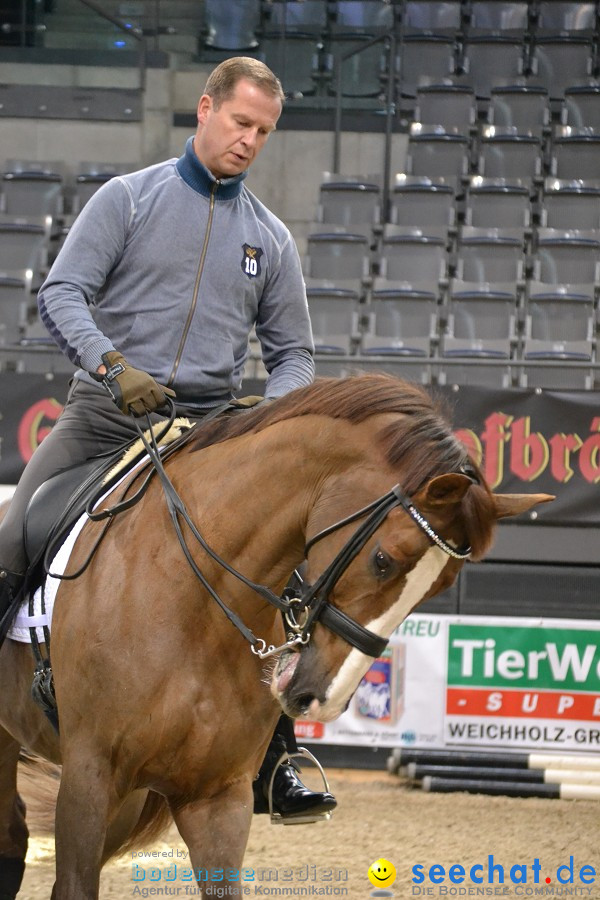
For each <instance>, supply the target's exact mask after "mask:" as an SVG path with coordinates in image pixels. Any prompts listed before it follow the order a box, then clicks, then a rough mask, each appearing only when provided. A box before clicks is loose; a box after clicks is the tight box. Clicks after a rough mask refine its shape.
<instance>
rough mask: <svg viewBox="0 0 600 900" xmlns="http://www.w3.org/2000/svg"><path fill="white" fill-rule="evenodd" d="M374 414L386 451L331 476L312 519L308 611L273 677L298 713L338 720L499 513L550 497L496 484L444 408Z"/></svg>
mask: <svg viewBox="0 0 600 900" xmlns="http://www.w3.org/2000/svg"><path fill="white" fill-rule="evenodd" d="M416 390H418V389H416ZM413 400H414V396H413ZM365 424H366V425H368V426H369V428H370V430H371V433H372V436H373V437H374V439H375V446H376V447H378V449H379V451H380V453H381V456H382V457H383V459H382V458H381V457H380V456H379V454H378V456H377V457H376V462H377V464H376V465H375V466H373V465H366V466H364V467H360V468H357V469H356V470H355V471H354V472H352V471H350V472H345V473H344V475H343V476H342V477H340V476H339V475H338V476H335V477H332V478H330V479H329V480H328V481H327V483H326V486H325V488H324V490H323V493H322V494H321V495H320V496H319V498H318V500H317V502H316V503H315V506H314V508H313V514H312V515H311V516H310V517H309V523H308V528H307V537H308V542H307V545H306V564H305V571H304V579H305V584H304V587H303V590H302V591H301V592H300V595H299V597H298V598H297V603H298V606H299V610H300V612H301V614H299V615H297V616H296V617H295V618H294V616H292V617H291V619H289V617H288V621H291V624H292V626H294V625H295V626H296V627H295V629H294V628H292V630H295V631H296V633H297V634H298V635H300V638H299V639H298V644H297V646H294V647H292V648H291V649H289V648H288V649H286V650H284V652H283V653H282V654H281V655H280V657H279V660H278V663H277V666H276V667H275V670H274V672H273V675H272V680H271V692H272V694H273V696H274V697H275V698H276V699H277V700H278V701H279V703H280V704H281V706H282V707H283V709H284V711H285V712H286V713H287V714H288V715H290V716H292V717H294V718H295V717H298V716H303V715H304V716H307V717H309V718H311V719H315V720H319V721H330V720H332V719H335V718H337V717H338V716H339V715H340V714H341V713H342V712H343V711H344V710H345V709H346V707H347V706H348V703H349V701H350V699H351V697H352V695H353V694H354V692H355V691H356V689H357V688H358V686H359V684H360V682H361V680H362V678H363V676H364V675H365V673H366V672H367V670H368V668H369V667H370V666H371V664H372V662H373V658H374V657H377V656H378V655H379V654H380V653H381V651H382V649H383V648H384V647H385V644H386V643H387V641H388V640H389V639H390V637H391V635H392V633H393V632H394V631H395V629H396V628H397V627H398V626H399V625H400V623H401V622H402V621H403V620H404V619H405V618H406V616H407V615H408V614H409V613H410V612H411V611H412V610H413V609H414V608H415V607H416V606H417V605H418V604H419V603H421V602H422V601H424V600H426V599H428V598H430V597H433V596H435V595H436V594H438V593H440V592H442V591H444V590H446V589H447V588H448V587H450V585H451V584H452V583H453V582H454V581H455V579H456V577H457V575H458V573H459V571H460V569H461V568H462V566H463V565H464V562H465V561H466V559H468V558H471V559H474V560H477V559H481V558H482V557H483V556H484V554H485V552H486V551H487V550H488V549H489V547H490V545H491V543H492V541H493V535H494V530H495V525H496V522H497V521H498V520H499V519H501V518H504V517H506V516H514V515H518V514H520V513H524V512H526V511H527V510H529V509H530V508H531V507H533V506H535V505H536V504H538V503H544V502H547V501H549V500H552V499H553V498H552V497H551V496H549V495H547V494H493V493H492V492H491V491H490V490H489V488H488V486H487V485H486V484H485V481H484V479H483V476H482V474H481V472H480V470H479V469H478V468H477V466H476V465H475V464H474V462H473V461H472V460H471V459H470V458H469V457H468V455H467V452H466V450H465V448H464V447H463V445H462V444H460V443H459V442H458V441H457V440H456V439H455V438H454V436H453V434H452V432H451V431H450V430H449V426H448V425H447V424H446V423H445V420H443V419H442V418H440V417H439V412H438V410H437V409H436V408H435V406H430V405H428V404H424V406H423V409H422V410H419V411H418V412H417V411H416V409H415V408H413V410H412V412H411V415H406V413H400V414H399V415H398V416H397V417H396V419H392V418H391V417H390V416H389V415H386V416H385V417H384V418H383V419H380V420H377V419H376V418H373V417H370V418H368V419H366V420H365ZM394 480H395V481H396V482H399V483H398V484H396V485H395V487H394V488H393V489H392V491H391V492H388V493H385V494H383V496H381V497H380V499H379V501H375V502H374V503H373V502H372V503H370V505H367V506H366V507H365V508H364V509H359V503H358V502H357V501H358V500H360V499H361V498H365V499H366V498H373V497H377V496H378V493H379V494H381V493H382V490H385V488H386V487H387V488H389V487H390V486H391V484H393V482H394ZM394 496H395V498H396V499H394ZM386 498H387V499H386ZM386 502H387V507H385V504H386ZM378 503H379V506H378ZM384 507H385V508H384ZM357 509H359V512H358V513H356V510H357ZM378 509H380V510H381V514H380V515H379V517H378V515H377V511H378ZM361 519H362V522H363V524H362V526H361V525H360V524H357V522H359V521H360V520H361ZM367 521H372V522H373V524H374V527H373V528H370V529H369V528H368V527H367ZM361 528H362V532H361ZM365 529H366V531H367V532H368V533H366V532H365ZM315 531H316V534H315V533H314V532H315ZM352 548H353V549H352ZM354 551H355V552H354ZM332 560H333V562H332ZM340 561H341V562H340ZM315 610H316V611H315ZM307 622H308V625H307V624H306V623H307ZM298 623H300V625H299V624H298ZM301 626H303V627H301ZM298 648H300V649H298Z"/></svg>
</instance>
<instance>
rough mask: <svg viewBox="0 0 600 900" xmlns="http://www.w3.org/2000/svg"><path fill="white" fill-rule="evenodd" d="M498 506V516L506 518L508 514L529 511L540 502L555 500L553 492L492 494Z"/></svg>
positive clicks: (512, 514)
mask: <svg viewBox="0 0 600 900" xmlns="http://www.w3.org/2000/svg"><path fill="white" fill-rule="evenodd" d="M492 496H493V498H494V504H495V506H496V518H498V519H505V518H506V517H507V516H518V515H519V513H524V512H527V510H528V509H531V507H532V506H537V504H538V503H550V501H551V500H554V499H555V498H554V496H553V495H552V494H492Z"/></svg>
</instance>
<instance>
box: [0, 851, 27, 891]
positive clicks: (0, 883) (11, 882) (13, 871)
mask: <svg viewBox="0 0 600 900" xmlns="http://www.w3.org/2000/svg"><path fill="white" fill-rule="evenodd" d="M24 871H25V861H24V860H23V859H17V858H16V857H15V858H13V857H9V858H6V857H0V900H16V897H17V894H18V893H19V888H20V887H21V882H22V880H23V873H24Z"/></svg>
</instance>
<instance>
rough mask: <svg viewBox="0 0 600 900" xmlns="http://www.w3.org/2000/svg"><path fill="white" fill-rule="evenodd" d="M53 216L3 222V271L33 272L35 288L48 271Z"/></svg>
mask: <svg viewBox="0 0 600 900" xmlns="http://www.w3.org/2000/svg"><path fill="white" fill-rule="evenodd" d="M51 223H52V219H51V217H50V216H42V217H38V218H35V217H32V216H28V217H26V218H21V217H17V216H14V217H11V216H8V215H4V216H3V217H2V219H0V271H3V272H5V271H7V270H11V269H30V270H31V273H32V278H33V285H34V287H38V286H39V284H40V282H41V278H42V276H43V275H44V274H45V272H46V270H47V263H48V246H49V237H50V225H51Z"/></svg>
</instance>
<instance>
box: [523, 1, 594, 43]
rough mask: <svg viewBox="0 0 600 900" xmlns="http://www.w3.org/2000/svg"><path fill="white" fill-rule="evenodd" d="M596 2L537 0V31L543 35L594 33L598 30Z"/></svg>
mask: <svg viewBox="0 0 600 900" xmlns="http://www.w3.org/2000/svg"><path fill="white" fill-rule="evenodd" d="M596 5H597V4H596V3H574V2H567V3H565V2H563V0H537V5H536V9H535V12H536V16H537V22H536V33H537V34H543V35H556V34H575V35H584V34H586V35H590V36H591V35H593V34H594V32H595V30H596Z"/></svg>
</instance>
